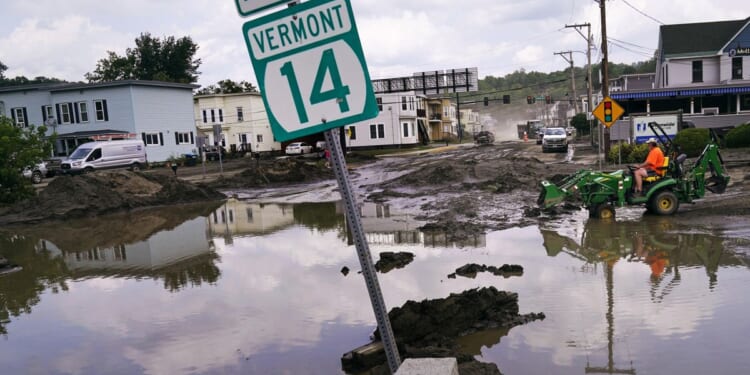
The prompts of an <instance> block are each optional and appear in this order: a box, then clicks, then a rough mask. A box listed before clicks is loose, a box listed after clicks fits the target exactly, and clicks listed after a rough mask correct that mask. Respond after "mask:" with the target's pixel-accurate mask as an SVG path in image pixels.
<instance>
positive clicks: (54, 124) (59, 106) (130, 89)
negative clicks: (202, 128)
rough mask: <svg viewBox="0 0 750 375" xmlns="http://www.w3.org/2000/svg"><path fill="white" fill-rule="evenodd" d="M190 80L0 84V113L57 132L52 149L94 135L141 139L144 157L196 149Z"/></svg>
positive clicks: (60, 151)
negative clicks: (9, 85) (144, 152)
mask: <svg viewBox="0 0 750 375" xmlns="http://www.w3.org/2000/svg"><path fill="white" fill-rule="evenodd" d="M196 87H197V86H195V85H192V84H182V83H170V82H157V81H138V80H125V81H113V82H103V83H88V84H87V83H64V84H38V85H27V86H12V87H3V88H0V116H7V117H10V118H12V119H13V121H14V122H15V124H16V125H17V126H21V127H26V126H28V125H31V124H33V125H43V124H46V125H47V127H48V130H47V134H48V135H52V134H53V133H57V142H56V144H55V150H54V154H55V155H56V156H66V155H70V153H72V152H73V150H74V149H75V148H76V147H77V146H78V145H79V144H81V143H85V142H89V141H91V140H94V139H123V138H141V139H143V141H144V143H145V144H146V153H147V155H148V160H149V161H157V162H158V161H165V160H167V159H168V158H169V157H170V156H174V157H179V156H180V155H182V154H189V153H193V152H195V148H196V147H195V125H194V121H193V111H192V108H191V105H192V92H193V91H192V90H193V89H194V88H196Z"/></svg>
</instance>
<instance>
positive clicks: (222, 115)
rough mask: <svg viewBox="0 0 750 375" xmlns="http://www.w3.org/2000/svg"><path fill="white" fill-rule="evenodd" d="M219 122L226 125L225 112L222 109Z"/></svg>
mask: <svg viewBox="0 0 750 375" xmlns="http://www.w3.org/2000/svg"><path fill="white" fill-rule="evenodd" d="M219 122H220V123H222V124H223V123H224V111H223V110H222V109H221V108H219Z"/></svg>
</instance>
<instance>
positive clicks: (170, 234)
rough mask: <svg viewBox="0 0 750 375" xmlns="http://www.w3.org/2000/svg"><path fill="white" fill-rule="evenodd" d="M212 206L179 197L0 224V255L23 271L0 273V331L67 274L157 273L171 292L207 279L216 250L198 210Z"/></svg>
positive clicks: (63, 286)
mask: <svg viewBox="0 0 750 375" xmlns="http://www.w3.org/2000/svg"><path fill="white" fill-rule="evenodd" d="M214 207H215V204H211V205H186V206H178V207H174V208H170V209H168V210H164V209H158V210H150V211H138V212H134V213H125V214H117V215H112V216H106V217H100V218H96V219H81V220H74V221H68V222H66V223H65V224H60V223H47V224H40V225H35V226H34V227H28V228H22V229H15V230H14V233H13V234H10V233H4V232H0V255H2V256H5V257H7V258H8V259H10V260H12V262H13V263H15V264H18V265H21V266H23V272H16V273H14V274H10V275H7V276H4V277H3V278H2V279H0V296H2V297H3V298H0V333H2V334H5V333H7V332H6V330H5V328H4V324H7V323H8V322H9V321H10V317H11V316H19V315H20V314H21V313H30V312H31V307H32V306H34V305H36V304H37V303H39V301H40V295H41V293H42V292H44V291H45V290H47V289H49V290H50V291H51V292H52V293H53V294H55V293H58V292H59V291H61V290H62V291H67V290H68V280H71V279H72V280H79V279H83V278H91V277H102V276H104V277H112V276H114V277H125V278H135V279H142V278H147V279H156V280H159V279H160V280H163V283H164V288H166V289H167V290H169V291H172V292H175V291H179V290H180V289H182V288H184V287H186V286H188V285H191V286H199V285H201V284H202V283H215V282H216V281H218V279H219V277H220V275H221V272H220V270H219V268H218V267H217V266H216V264H215V263H216V261H217V260H218V255H217V254H216V253H215V252H214V251H213V250H212V245H211V244H210V243H209V241H208V239H207V238H206V235H205V233H206V231H205V220H204V219H203V218H202V217H201V216H202V215H203V216H205V215H207V213H208V212H210V210H212V209H213V208H214Z"/></svg>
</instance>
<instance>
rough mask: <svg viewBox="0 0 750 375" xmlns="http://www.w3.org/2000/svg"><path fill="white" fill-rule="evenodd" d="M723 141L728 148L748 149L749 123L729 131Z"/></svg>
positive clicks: (749, 142) (749, 141)
mask: <svg viewBox="0 0 750 375" xmlns="http://www.w3.org/2000/svg"><path fill="white" fill-rule="evenodd" d="M724 139H725V140H726V144H727V147H729V148H737V147H750V122H749V123H747V124H743V125H740V126H738V127H736V128H734V129H732V130H730V131H729V133H727V135H726V137H725V138H724Z"/></svg>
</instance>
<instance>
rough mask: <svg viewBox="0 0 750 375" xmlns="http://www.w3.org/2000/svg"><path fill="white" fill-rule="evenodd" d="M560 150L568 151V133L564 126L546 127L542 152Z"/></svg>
mask: <svg viewBox="0 0 750 375" xmlns="http://www.w3.org/2000/svg"><path fill="white" fill-rule="evenodd" d="M552 150H560V151H564V152H568V135H567V134H566V133H565V129H563V128H545V129H544V138H542V152H548V151H552Z"/></svg>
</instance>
